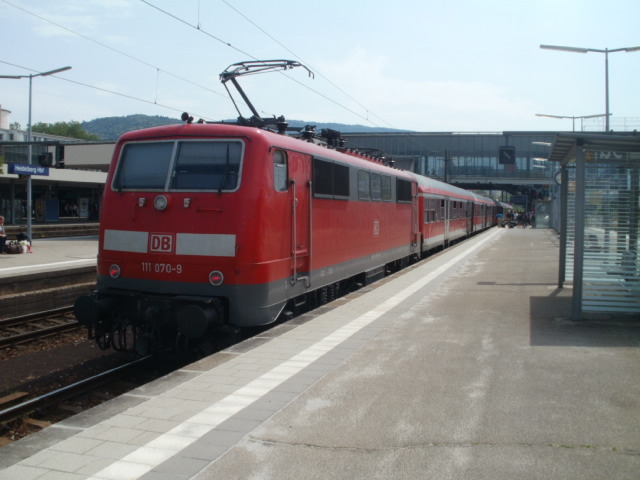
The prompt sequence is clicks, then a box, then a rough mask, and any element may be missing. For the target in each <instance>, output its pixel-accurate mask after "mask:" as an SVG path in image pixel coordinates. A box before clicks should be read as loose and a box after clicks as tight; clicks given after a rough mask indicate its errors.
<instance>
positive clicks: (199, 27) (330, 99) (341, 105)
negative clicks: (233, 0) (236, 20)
mask: <svg viewBox="0 0 640 480" xmlns="http://www.w3.org/2000/svg"><path fill="white" fill-rule="evenodd" d="M140 1H141V2H142V3H144V4H145V5H148V6H149V7H151V8H154V9H155V10H157V11H159V12H161V13H163V14H165V15H167V16H169V17H171V18H173V19H174V20H176V21H177V22H180V23H182V24H183V25H187V26H188V27H190V28H193V29H194V30H196V31H198V32H200V33H202V34H203V35H206V36H208V37H210V38H212V39H214V40H216V41H218V42H220V43H222V44H223V45H226V46H227V47H229V48H232V49H234V50H236V51H237V52H240V53H242V54H243V55H246V56H248V57H249V58H251V59H253V60H260V59H258V58H256V57H255V56H253V55H251V54H250V53H247V52H245V51H243V50H241V49H240V48H238V47H236V46H235V45H232V44H231V43H229V42H226V41H225V40H223V39H221V38H219V37H217V36H215V35H213V34H211V33H209V32H207V31H206V30H204V29H202V28H201V26H200V24H199V22H198V25H194V24H192V23H189V22H188V21H186V20H184V19H182V18H180V17H178V16H176V15H174V14H173V13H170V12H168V11H166V10H164V9H162V8H160V7H158V6H157V5H154V4H152V3H151V2H149V1H148V0H140ZM225 3H226V2H225ZM261 30H262V29H261ZM265 33H266V32H265ZM278 43H279V42H278ZM284 48H286V47H284ZM287 51H289V52H291V51H290V50H289V49H287ZM291 53H293V52H291ZM294 55H295V54H294ZM279 73H280V74H281V75H284V76H285V77H287V78H288V79H290V80H291V81H293V82H295V83H297V84H298V85H300V86H301V87H303V88H306V89H307V90H309V91H311V92H313V93H315V94H316V95H319V96H320V97H322V98H324V99H325V100H327V101H329V102H331V103H333V104H334V105H337V106H338V107H340V108H342V109H344V110H346V111H348V112H350V113H352V114H353V115H355V116H357V117H360V118H362V119H363V120H365V121H367V122H369V123H372V124H373V125H375V126H377V127H379V125H376V124H375V123H374V122H372V121H371V120H370V119H369V118H368V117H367V116H363V115H362V114H360V113H358V112H356V111H354V110H352V109H351V108H349V107H347V106H345V105H343V104H341V103H340V102H337V101H336V100H334V99H333V98H331V97H329V96H327V95H325V94H323V93H321V92H319V91H317V90H315V89H313V88H311V87H310V86H308V85H306V84H304V83H302V82H300V81H299V80H297V79H295V78H293V77H291V76H290V75H287V74H286V73H284V72H279ZM323 78H325V79H326V77H324V76H323ZM330 83H331V82H330ZM332 85H333V84H332ZM356 103H357V102H356ZM359 105H360V104H359ZM360 106H362V105H360ZM367 112H368V110H367ZM368 113H370V112H368ZM385 123H386V122H385Z"/></svg>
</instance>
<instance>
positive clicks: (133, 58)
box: [1, 0, 226, 98]
mask: <svg viewBox="0 0 640 480" xmlns="http://www.w3.org/2000/svg"><path fill="white" fill-rule="evenodd" d="M1 1H2V2H4V3H6V4H7V5H10V6H12V7H14V8H16V9H18V10H21V11H23V12H24V13H26V14H28V15H32V16H34V17H36V18H38V19H40V20H42V21H43V22H47V23H49V24H51V25H54V26H56V27H58V28H60V29H62V30H64V31H66V32H69V33H71V34H73V35H76V36H78V37H81V38H83V39H85V40H87V41H89V42H93V43H95V44H96V45H99V46H101V47H103V48H106V49H108V50H111V51H112V52H115V53H117V54H119V55H123V56H125V57H127V58H129V59H130V60H133V61H135V62H138V63H140V64H142V65H145V66H147V67H150V68H152V69H154V70H156V71H157V72H158V73H160V72H163V73H166V74H167V75H171V76H172V77H175V78H177V79H179V80H182V81H184V82H187V83H189V84H191V85H193V86H196V87H199V88H202V89H203V90H207V91H208V92H211V93H213V94H215V95H219V96H221V97H224V98H226V95H224V94H222V93H220V92H217V91H215V90H212V89H211V88H209V87H206V86H204V85H200V84H199V83H196V82H194V81H193V80H190V79H188V78H186V77H183V76H181V75H178V74H176V73H173V72H170V71H168V70H165V69H163V68H160V67H159V66H157V65H153V64H151V63H149V62H147V61H145V60H142V59H140V58H138V57H135V56H133V55H131V54H129V53H127V52H124V51H122V50H118V49H117V48H114V47H112V46H110V45H107V44H106V43H103V42H100V41H99V40H96V39H95V38H91V37H89V36H88V35H84V34H82V33H80V32H77V31H75V30H72V29H71V28H69V27H66V26H64V25H61V24H60V23H57V22H54V21H53V20H51V19H49V18H46V17H43V16H42V15H39V14H37V13H35V12H32V11H30V10H27V9H26V8H24V7H21V6H19V5H16V4H14V3H11V2H10V1H8V0H1ZM156 92H157V82H156Z"/></svg>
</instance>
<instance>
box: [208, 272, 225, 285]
mask: <svg viewBox="0 0 640 480" xmlns="http://www.w3.org/2000/svg"><path fill="white" fill-rule="evenodd" d="M223 282H224V275H223V274H222V272H221V271H219V270H214V271H213V272H211V273H210V274H209V283H210V284H211V285H213V286H214V287H218V286H220V285H222V283H223Z"/></svg>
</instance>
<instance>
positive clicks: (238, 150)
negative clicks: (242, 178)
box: [171, 142, 242, 191]
mask: <svg viewBox="0 0 640 480" xmlns="http://www.w3.org/2000/svg"><path fill="white" fill-rule="evenodd" d="M241 158H242V143H240V142H179V143H178V154H177V157H176V163H175V167H174V172H173V175H172V179H171V188H172V189H175V190H218V191H222V190H235V189H236V188H237V187H238V179H239V171H240V159H241Z"/></svg>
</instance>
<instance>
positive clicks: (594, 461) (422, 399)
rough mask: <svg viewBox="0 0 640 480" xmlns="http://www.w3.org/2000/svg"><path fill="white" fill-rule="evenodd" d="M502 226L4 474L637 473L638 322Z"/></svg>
mask: <svg viewBox="0 0 640 480" xmlns="http://www.w3.org/2000/svg"><path fill="white" fill-rule="evenodd" d="M557 262H558V248H557V239H556V236H555V233H554V232H552V231H550V230H532V229H527V230H523V229H507V230H505V229H497V228H495V229H492V230H490V231H489V232H486V233H484V234H482V235H480V236H477V237H475V238H473V239H471V240H468V241H466V242H464V243H463V244H461V245H458V246H456V247H454V248H451V249H449V250H447V251H446V252H443V253H441V254H439V255H437V256H435V257H433V258H431V259H430V260H428V261H426V262H422V263H421V264H420V265H418V266H414V267H412V268H410V269H407V270H405V271H403V272H401V273H400V274H397V275H395V276H393V277H390V278H388V279H385V280H384V281H381V282H379V283H377V284H375V285H372V286H371V287H370V288H368V289H366V290H361V291H358V292H355V293H353V294H351V295H349V296H348V297H345V298H343V299H340V300H338V301H336V302H334V303H333V304H330V305H328V306H326V307H323V308H322V309H319V310H318V311H316V312H314V313H313V314H308V315H305V316H302V317H299V318H297V319H295V320H293V321H292V322H289V323H288V324H285V325H282V326H279V327H277V328H275V329H273V330H271V331H269V332H267V333H265V334H264V335H261V336H260V337H257V338H253V339H250V340H248V341H246V342H244V343H242V344H240V345H237V346H235V347H233V348H231V349H228V350H225V351H223V352H220V353H218V354H216V355H213V356H211V357H209V358H207V359H204V360H202V361H200V362H197V363H194V364H192V365H190V366H188V367H186V368H184V369H182V370H180V371H177V372H174V373H172V374H171V375H169V376H167V377H165V378H163V379H160V380H158V381H155V382H153V383H151V384H149V385H146V386H143V387H141V388H138V389H136V390H134V391H132V392H130V393H129V394H127V395H124V396H122V397H120V398H118V399H115V400H113V401H111V402H108V403H107V404H104V405H102V406H100V407H97V408H95V409H93V410H91V411H89V412H86V413H83V414H81V415H78V416H76V417H73V418H70V419H68V420H66V421H64V422H62V423H60V424H57V425H54V426H52V427H49V428H48V429H46V430H44V431H43V432H41V433H40V434H37V435H34V436H32V437H29V438H27V439H25V440H23V441H20V442H16V443H15V444H12V445H9V446H7V447H4V448H2V449H0V479H3V480H4V479H14V478H15V479H23V480H29V479H39V480H53V479H60V478H64V479H65V480H67V479H71V480H76V479H87V478H91V479H104V480H107V479H111V480H134V479H144V480H161V479H163V480H168V479H171V480H187V479H194V480H213V479H274V480H276V479H277V480H287V479H292V480H293V479H295V480H300V479H315V478H318V479H345V478H349V479H403V480H404V479H414V478H429V479H430V478H433V479H510V480H511V479H550V478H558V479H581V480H583V479H601V478H607V479H632V478H638V477H639V475H638V472H640V381H639V380H640V350H639V348H638V347H639V346H640V321H615V320H612V321H607V322H595V321H592V322H584V323H579V324H578V323H572V322H570V321H569V320H568V318H569V313H570V300H571V290H570V289H569V290H567V289H563V290H558V289H557V288H556V283H557V268H558V265H557Z"/></svg>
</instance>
